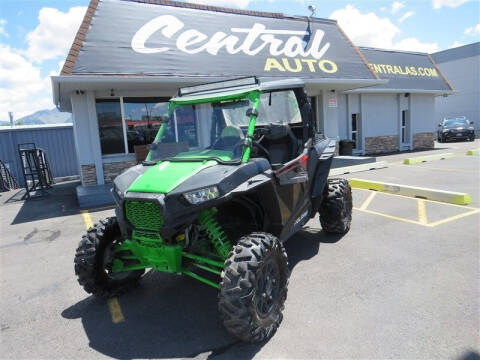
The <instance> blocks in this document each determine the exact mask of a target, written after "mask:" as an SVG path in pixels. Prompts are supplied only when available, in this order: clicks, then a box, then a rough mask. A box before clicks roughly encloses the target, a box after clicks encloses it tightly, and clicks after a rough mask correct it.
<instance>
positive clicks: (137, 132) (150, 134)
mask: <svg viewBox="0 0 480 360" xmlns="http://www.w3.org/2000/svg"><path fill="white" fill-rule="evenodd" d="M167 113H168V99H165V98H150V97H149V98H146V97H143V98H140V97H135V98H127V97H126V98H123V116H124V117H125V126H126V133H127V144H128V152H129V153H133V152H135V149H134V147H135V145H149V144H151V143H152V142H153V140H154V139H155V135H156V134H157V132H158V129H159V128H160V125H161V124H162V120H163V119H164V118H166V117H167Z"/></svg>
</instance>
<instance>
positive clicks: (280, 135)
mask: <svg viewBox="0 0 480 360" xmlns="http://www.w3.org/2000/svg"><path fill="white" fill-rule="evenodd" d="M269 128H270V133H269V134H266V135H265V138H266V141H265V148H266V149H267V150H268V152H269V154H270V161H271V164H272V167H274V168H276V167H279V166H281V165H282V164H285V163H286V162H288V161H290V160H292V159H294V158H295V157H297V154H298V140H297V138H296V136H295V134H294V133H293V131H292V129H290V126H289V125H288V124H275V123H272V124H270V125H269Z"/></svg>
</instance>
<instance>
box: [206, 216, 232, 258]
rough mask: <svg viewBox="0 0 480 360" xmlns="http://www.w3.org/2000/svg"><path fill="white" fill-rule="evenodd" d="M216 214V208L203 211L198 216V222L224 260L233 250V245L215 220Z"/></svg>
mask: <svg viewBox="0 0 480 360" xmlns="http://www.w3.org/2000/svg"><path fill="white" fill-rule="evenodd" d="M216 212H217V210H216V209H215V208H211V209H207V210H203V211H202V212H200V214H199V215H198V222H199V223H200V225H201V226H202V227H203V228H204V229H205V230H206V232H207V235H208V239H209V240H210V242H211V243H212V244H213V246H214V247H215V250H216V251H217V253H218V255H220V256H221V257H222V258H223V259H226V258H227V257H228V253H229V252H230V249H231V248H232V244H231V243H230V241H228V239H227V236H226V235H225V232H224V231H223V230H222V228H221V226H220V225H219V224H218V222H217V219H215V213H216Z"/></svg>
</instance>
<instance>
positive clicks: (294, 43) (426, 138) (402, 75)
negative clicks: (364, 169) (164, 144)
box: [52, 0, 454, 186]
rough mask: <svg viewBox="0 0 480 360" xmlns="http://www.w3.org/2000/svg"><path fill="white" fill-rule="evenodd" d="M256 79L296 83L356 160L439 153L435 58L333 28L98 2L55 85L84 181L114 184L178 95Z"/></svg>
mask: <svg viewBox="0 0 480 360" xmlns="http://www.w3.org/2000/svg"><path fill="white" fill-rule="evenodd" d="M251 75H256V76H258V77H259V78H261V79H281V78H289V77H290V78H301V79H302V80H303V81H304V82H305V84H306V89H307V93H308V95H309V96H310V97H311V101H312V105H313V109H314V112H315V114H314V116H315V118H316V122H317V128H318V129H319V131H321V132H322V133H324V134H325V135H326V136H327V137H330V138H335V139H338V140H343V139H349V140H352V141H353V143H354V150H353V152H354V154H357V155H364V154H378V153H385V152H394V151H403V150H411V149H418V148H431V147H433V144H434V136H435V135H434V134H435V129H436V124H437V123H438V119H436V117H435V98H436V97H438V96H448V95H451V94H453V93H454V90H453V88H452V86H451V85H450V83H449V82H448V80H447V79H446V78H445V76H444V75H443V73H442V71H441V70H440V69H439V68H438V66H437V65H436V63H435V62H434V61H433V59H432V58H431V57H430V56H429V55H428V54H424V53H413V52H400V51H388V50H381V49H372V48H358V47H356V46H355V45H354V44H352V42H351V41H350V40H349V39H348V37H347V36H346V35H345V33H344V32H343V31H342V29H341V28H340V27H339V26H338V24H337V23H336V22H335V21H334V20H327V19H319V18H308V17H297V16H287V15H283V14H279V13H265V12H255V11H248V10H237V9H226V8H219V7H212V6H204V5H197V4H188V3H180V2H174V1H166V0H145V1H140V0H138V1H135V0H124V1H119V0H91V2H90V5H89V7H88V10H87V12H86V14H85V17H84V19H83V22H82V24H81V26H80V28H79V30H78V33H77V35H76V38H75V40H74V43H73V44H72V47H71V50H70V53H69V54H68V57H67V59H66V62H65V65H64V67H63V69H62V71H61V74H60V75H59V76H56V77H52V86H53V97H54V102H55V104H56V105H57V107H58V108H59V109H60V110H61V111H68V112H71V113H72V115H73V116H72V117H73V124H74V125H73V128H74V140H75V148H76V152H77V157H78V163H79V173H80V175H81V181H82V185H83V186H90V185H102V186H103V185H104V184H109V183H111V181H112V179H113V178H114V177H115V176H116V175H117V174H119V173H120V172H121V171H122V170H123V169H125V168H127V167H130V166H132V165H134V164H136V163H137V161H138V160H139V159H141V158H142V157H143V156H144V153H145V149H146V148H147V146H148V144H149V143H151V141H152V140H153V137H154V136H155V132H156V130H157V129H158V127H159V125H160V124H161V122H162V118H164V117H165V116H166V113H167V108H168V103H167V102H168V99H169V98H170V97H171V96H173V95H175V94H176V91H177V89H178V88H179V87H182V86H186V85H193V84H199V83H205V82H212V81H219V80H224V79H232V78H238V77H246V76H251ZM259 116H261V114H260V115H259ZM190 121H191V122H192V124H191V125H192V126H195V119H191V120H190Z"/></svg>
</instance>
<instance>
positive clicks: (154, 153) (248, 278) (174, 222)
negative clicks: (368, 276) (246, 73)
mask: <svg viewBox="0 0 480 360" xmlns="http://www.w3.org/2000/svg"><path fill="white" fill-rule="evenodd" d="M334 151H335V141H334V140H329V139H327V138H325V137H324V136H323V135H322V134H320V133H318V132H317V131H316V125H315V121H314V119H313V116H312V109H311V105H310V102H309V99H308V97H307V95H306V92H305V89H304V84H303V82H302V81H301V80H298V79H289V80H276V81H268V82H263V81H259V80H258V79H257V78H255V77H252V78H243V79H236V80H229V81H224V82H217V83H210V84H205V85H198V86H191V87H187V88H182V89H180V90H179V91H178V95H177V96H175V97H173V98H172V99H171V100H170V103H169V108H168V115H167V116H165V118H164V119H163V121H162V124H161V126H160V128H159V130H158V133H157V135H156V137H155V140H154V142H153V143H152V144H151V145H150V150H149V153H148V156H147V158H146V160H145V161H143V163H142V164H141V165H137V166H134V167H132V168H130V169H128V170H127V171H125V172H123V173H122V174H121V175H119V176H117V178H116V179H115V181H114V186H113V190H112V194H113V197H114V199H115V202H116V205H117V206H116V216H115V217H111V218H107V219H105V220H103V221H100V223H98V224H96V225H95V226H94V227H92V228H90V229H89V230H88V231H87V233H86V235H84V236H83V238H82V240H81V241H80V244H79V246H78V249H77V251H76V255H75V273H76V275H77V276H78V281H79V283H80V285H82V286H83V288H84V289H85V290H86V291H87V292H88V293H92V294H94V295H97V296H104V297H109V296H117V295H119V294H121V293H123V292H125V291H126V290H128V289H130V288H132V287H134V286H135V285H136V284H137V282H138V280H139V279H140V278H141V277H142V275H143V273H144V271H145V269H152V270H156V271H161V272H165V273H171V274H182V275H186V276H190V277H192V278H194V279H196V280H198V281H201V282H203V283H205V284H207V285H209V286H212V287H215V288H217V289H218V290H219V305H218V308H219V312H220V315H221V318H222V320H223V324H224V325H225V327H226V329H227V330H228V331H229V332H230V333H231V334H233V335H234V336H236V337H238V338H239V339H241V340H243V341H247V342H257V341H262V340H264V339H267V338H269V337H270V336H272V335H273V334H274V332H275V331H276V329H277V328H278V326H279V324H280V322H281V321H282V310H283V308H284V302H285V299H286V296H287V285H288V278H289V268H288V262H287V254H286V253H285V250H284V247H283V245H282V244H283V243H284V242H285V241H286V240H287V239H289V238H290V237H291V236H292V235H294V234H295V233H296V232H297V231H299V230H300V229H301V228H302V226H303V225H305V223H306V222H307V221H308V220H310V219H311V218H313V217H314V216H316V214H317V213H318V214H319V217H320V223H321V226H322V228H323V230H324V231H326V232H330V233H340V234H342V233H346V232H347V231H348V230H349V228H350V223H351V219H352V195H351V189H350V186H349V184H348V182H347V181H346V180H343V179H328V173H329V170H330V165H331V162H332V158H333V155H334Z"/></svg>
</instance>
